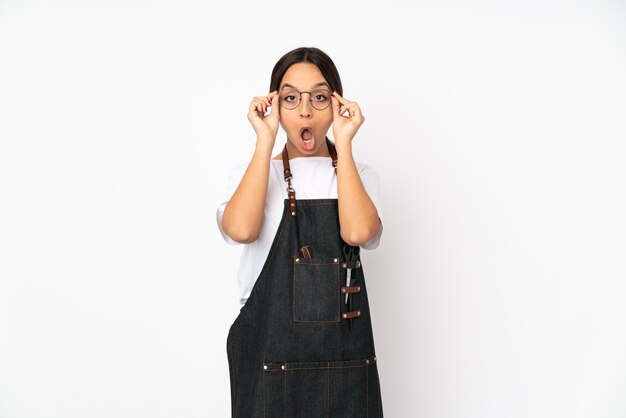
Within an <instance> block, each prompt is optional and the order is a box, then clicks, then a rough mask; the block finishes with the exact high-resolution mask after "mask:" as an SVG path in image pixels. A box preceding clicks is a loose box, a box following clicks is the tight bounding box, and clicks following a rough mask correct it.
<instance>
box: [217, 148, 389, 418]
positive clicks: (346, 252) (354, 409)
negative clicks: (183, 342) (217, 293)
mask: <svg viewBox="0 0 626 418" xmlns="http://www.w3.org/2000/svg"><path fill="white" fill-rule="evenodd" d="M327 143H328V147H329V151H330V152H331V158H332V160H333V165H336V152H335V150H334V146H333V145H332V144H331V143H330V142H329V141H328V140H327ZM283 163H284V165H285V179H286V181H288V182H289V187H288V192H289V199H285V202H284V210H283V215H282V219H281V222H280V225H279V227H278V231H277V232H276V236H275V238H274V241H273V243H272V246H271V249H270V251H269V255H268V257H267V260H266V261H265V264H264V265H263V268H262V270H261V273H260V275H259V277H258V279H257V280H256V282H255V284H254V287H253V288H252V291H251V293H250V297H249V298H248V300H247V302H246V304H245V305H244V306H243V307H242V308H241V311H240V313H239V315H238V316H237V318H236V319H235V322H234V323H233V324H232V326H231V327H230V331H229V333H228V338H227V344H226V345H227V353H228V363H229V369H230V384H231V403H232V417H236V418H256V417H266V418H278V417H281V418H300V417H302V418H304V417H306V418H318V417H328V418H334V417H342V418H348V417H354V418H357V417H358V418H363V417H376V418H378V417H382V416H383V413H382V400H381V394H380V385H379V380H378V370H377V362H376V355H375V351H374V339H373V336H372V326H371V322H370V311H369V305H368V300H367V289H366V287H365V278H364V275H363V267H362V265H361V261H360V259H359V256H358V254H359V251H358V247H352V246H349V245H347V244H346V243H345V242H344V241H343V240H342V239H341V236H340V235H339V212H338V206H337V203H338V202H337V199H308V200H296V199H295V191H294V190H293V189H292V188H291V182H290V180H291V172H290V171H289V159H288V156H287V153H286V148H285V150H284V151H283ZM346 279H348V280H349V282H348V283H346ZM346 300H347V303H346Z"/></svg>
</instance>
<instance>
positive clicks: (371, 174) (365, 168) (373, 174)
mask: <svg viewBox="0 0 626 418" xmlns="http://www.w3.org/2000/svg"><path fill="white" fill-rule="evenodd" d="M355 165H356V169H357V171H358V172H359V175H360V176H361V178H362V179H363V178H375V179H379V178H380V176H379V174H378V171H377V170H376V169H375V168H374V167H372V166H371V165H370V164H367V163H363V162H359V161H355Z"/></svg>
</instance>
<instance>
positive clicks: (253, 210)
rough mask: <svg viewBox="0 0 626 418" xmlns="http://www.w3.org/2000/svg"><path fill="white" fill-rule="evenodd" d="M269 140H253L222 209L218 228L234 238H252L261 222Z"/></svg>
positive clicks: (244, 239) (266, 180)
mask: <svg viewBox="0 0 626 418" xmlns="http://www.w3.org/2000/svg"><path fill="white" fill-rule="evenodd" d="M272 148H273V141H268V140H266V139H265V140H264V139H263V138H258V139H257V145H256V150H255V152H254V155H253V156H252V160H251V161H250V164H249V165H248V168H247V170H246V172H245V173H244V175H243V178H242V179H241V182H240V183H239V186H238V187H237V190H235V193H233V195H232V197H231V198H230V200H229V201H228V203H227V204H226V207H225V208H224V216H223V218H222V229H223V230H224V232H225V233H226V234H227V235H228V236H229V237H231V238H232V239H233V240H234V241H237V242H240V243H243V244H248V243H251V242H254V241H256V239H257V238H258V237H259V233H260V232H261V226H262V225H263V211H264V208H265V196H266V195H267V183H268V179H269V167H270V158H271V152H272Z"/></svg>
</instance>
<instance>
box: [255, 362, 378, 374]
mask: <svg viewBox="0 0 626 418" xmlns="http://www.w3.org/2000/svg"><path fill="white" fill-rule="evenodd" d="M365 366H367V365H366V364H359V365H357V366H326V367H296V368H293V367H292V368H288V367H287V368H286V369H287V370H266V371H265V373H272V372H293V371H296V370H326V369H354V368H357V367H365Z"/></svg>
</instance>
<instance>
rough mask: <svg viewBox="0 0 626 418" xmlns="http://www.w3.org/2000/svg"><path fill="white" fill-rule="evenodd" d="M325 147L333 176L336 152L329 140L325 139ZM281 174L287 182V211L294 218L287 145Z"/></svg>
mask: <svg viewBox="0 0 626 418" xmlns="http://www.w3.org/2000/svg"><path fill="white" fill-rule="evenodd" d="M326 146H327V147H328V154H330V158H331V160H332V164H333V167H335V174H336V173H337V150H336V149H335V144H333V143H332V142H330V139H328V137H326ZM282 157H283V174H284V175H285V181H286V182H287V195H288V196H289V211H290V212H291V216H296V191H295V190H294V188H293V187H291V179H292V178H293V175H292V174H291V169H290V167H289V154H288V153H287V144H285V148H283V153H282Z"/></svg>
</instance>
